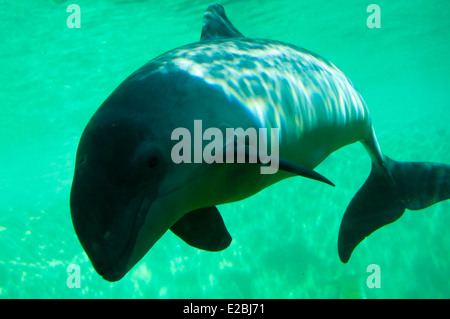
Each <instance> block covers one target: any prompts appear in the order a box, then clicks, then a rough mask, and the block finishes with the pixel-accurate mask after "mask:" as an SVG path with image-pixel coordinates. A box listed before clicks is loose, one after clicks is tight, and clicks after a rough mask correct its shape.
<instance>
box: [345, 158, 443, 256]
mask: <svg viewBox="0 0 450 319" xmlns="http://www.w3.org/2000/svg"><path fill="white" fill-rule="evenodd" d="M383 166H384V167H383V168H382V169H381V168H380V166H379V165H376V163H373V164H372V171H371V172H370V175H369V177H368V179H367V181H366V182H365V183H364V185H363V186H362V187H361V189H360V190H359V191H358V193H356V195H355V197H353V199H352V201H351V202H350V205H349V206H348V207H347V210H346V212H345V214H344V217H343V219H342V222H341V227H340V230H339V239H338V251H339V257H340V259H341V261H342V262H344V263H346V262H348V260H349V259H350V255H351V254H352V252H353V250H354V249H355V247H356V246H357V245H358V244H359V243H360V242H361V241H362V240H363V239H364V238H365V237H367V236H369V235H370V234H371V233H372V232H374V231H375V230H377V229H378V228H380V227H382V226H384V225H387V224H390V223H392V222H394V221H396V220H397V219H398V218H400V217H401V216H402V214H403V212H404V211H405V209H406V208H407V209H411V210H419V209H423V208H425V207H428V206H430V205H433V204H435V203H437V202H439V201H442V200H446V199H449V198H450V165H446V164H437V163H426V162H424V163H419V162H417V163H413V162H397V161H394V160H392V159H390V158H388V157H386V156H384V157H383Z"/></svg>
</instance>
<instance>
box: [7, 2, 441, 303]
mask: <svg viewBox="0 0 450 319" xmlns="http://www.w3.org/2000/svg"><path fill="white" fill-rule="evenodd" d="M76 3H77V4H78V5H79V6H80V8H81V28H80V29H69V28H68V27H67V25H66V19H67V17H68V15H69V13H67V12H66V8H67V6H68V5H69V4H70V2H64V1H54V2H52V1H36V0H35V1H5V0H1V1H0V21H1V22H0V23H1V28H0V30H1V31H0V34H1V42H0V62H1V66H2V67H1V68H2V72H1V78H0V88H1V89H0V101H2V102H1V108H0V146H1V153H0V154H1V157H0V244H1V249H0V297H1V298H141V297H144V298H449V297H450V282H449V278H450V274H449V272H450V235H449V232H448V225H450V214H448V213H449V211H450V202H449V201H447V202H442V203H438V204H436V205H434V206H432V207H430V208H427V209H424V210H421V211H418V212H409V211H407V212H406V213H405V214H404V216H403V217H402V218H401V219H400V220H399V221H397V222H395V223H394V224H391V225H388V226H386V227H384V228H382V229H380V230H379V231H377V232H375V233H374V234H372V235H371V236H370V237H369V238H368V239H366V240H365V241H363V242H362V243H361V244H360V245H359V246H358V247H357V248H356V250H355V252H354V254H353V255H352V258H351V260H350V262H349V263H348V264H342V263H341V262H340V260H339V257H338V254H337V234H338V230H339V225H340V221H341V218H342V215H343V213H344V211H345V208H346V207H347V205H348V203H349V202H350V200H351V198H352V197H353V196H354V194H355V193H356V191H357V190H358V189H359V187H360V186H361V185H362V184H363V182H364V181H365V179H366V177H367V176H368V174H369V171H370V159H369V157H368V155H367V154H366V153H365V151H364V149H363V147H362V146H361V145H359V144H355V145H350V146H347V147H345V148H343V149H341V150H339V151H337V152H335V153H334V154H332V155H331V156H330V157H329V158H328V159H327V160H326V161H325V162H324V163H322V164H321V165H320V166H319V167H318V171H319V172H321V173H323V174H324V175H325V176H327V177H328V178H330V179H331V180H332V181H333V182H334V183H335V184H336V186H337V187H336V188H331V187H327V186H326V185H321V184H320V183H317V182H314V181H309V180H306V179H302V178H292V179H289V180H285V181H283V182H280V183H278V184H276V185H274V186H272V187H269V188H267V189H265V190H264V191H262V192H260V193H258V194H257V195H255V196H253V197H251V198H248V199H246V200H244V201H241V202H237V203H233V204H228V205H223V206H221V207H219V208H220V210H221V212H222V215H223V217H224V220H225V223H226V225H227V227H228V229H229V231H230V233H231V235H232V236H233V242H232V243H231V246H230V247H229V248H228V249H227V250H225V251H223V252H219V253H210V252H206V251H201V250H197V249H195V248H192V247H190V246H188V245H186V244H185V243H184V242H182V241H181V240H180V239H179V238H178V237H176V236H175V235H173V234H172V233H170V232H168V233H167V234H165V235H164V236H163V238H162V239H161V240H159V241H158V243H157V244H156V245H155V246H154V247H153V248H152V249H151V250H150V252H149V253H148V254H147V255H146V256H145V257H144V258H143V259H142V261H141V262H140V263H139V264H138V265H137V266H135V268H134V269H133V270H132V271H131V272H130V273H129V274H128V275H127V276H126V277H124V278H123V279H122V280H121V281H119V282H116V283H110V282H106V281H104V280H103V279H102V278H101V277H100V276H99V275H97V273H95V271H94V270H93V268H92V266H91V264H90V262H89V260H88V258H87V256H86V254H85V253H84V252H83V250H82V247H81V245H80V244H79V242H78V239H77V237H76V235H75V232H74V230H73V227H72V222H71V219H70V211H69V192H70V186H71V179H72V174H73V167H74V160H75V151H76V147H77V145H78V141H79V138H80V135H81V132H82V130H83V128H84V126H85V125H86V123H87V121H88V120H89V118H90V117H91V116H92V114H93V112H94V111H95V110H96V109H97V107H98V106H99V105H100V104H101V103H102V102H103V101H104V100H105V98H106V97H107V96H108V95H109V94H110V93H111V91H112V90H113V89H114V88H115V87H117V85H119V84H120V83H121V82H122V81H123V80H124V79H125V78H126V77H127V76H128V75H129V74H130V73H132V72H133V71H134V70H136V69H137V68H138V67H140V66H141V65H143V64H144V63H145V62H147V61H148V60H150V59H151V58H153V57H155V56H157V55H159V54H161V53H163V52H166V51H168V50H170V49H172V48H175V47H178V46H181V45H184V44H187V43H190V42H194V41H197V40H198V39H199V37H200V32H201V25H202V15H203V12H204V11H205V9H206V8H207V6H208V5H209V4H210V1H200V0H196V1H186V0H184V1H182V0H176V1H175V0H173V1H132V0H130V1H126V0H124V1H119V0H117V1H96V2H95V4H94V3H93V2H92V1H77V2H76ZM370 3H372V2H368V1H357V0H351V1H328V0H317V1H298V0H292V1H287V0H286V1H279V0H277V1H268V0H266V1H232V0H228V1H223V2H222V4H223V5H224V7H225V9H226V12H227V15H228V17H229V19H230V20H231V21H232V22H233V23H234V24H235V26H236V27H237V28H238V29H239V30H240V31H241V32H242V33H243V34H245V35H247V36H249V37H259V38H270V39H276V40H281V41H285V42H289V43H293V44H295V45H298V46H300V47H304V48H306V49H309V50H311V51H313V52H316V53H318V54H320V55H322V56H323V57H325V58H327V59H329V60H330V61H332V62H333V63H334V64H336V65H337V66H338V67H339V68H340V69H341V70H342V71H344V73H346V74H347V75H348V76H349V78H350V79H351V80H352V81H353V83H354V84H355V86H356V87H357V88H358V89H359V91H360V92H361V94H362V96H363V97H364V99H365V101H366V102H367V104H368V105H369V108H370V110H371V114H372V117H373V122H374V126H375V130H376V132H377V136H378V140H379V142H380V146H381V148H382V150H383V151H384V153H386V154H387V155H388V156H390V157H392V158H394V159H397V160H405V161H406V160H407V161H433V162H440V163H450V152H449V151H450V144H449V138H450V132H449V129H448V127H449V124H448V123H449V122H450V98H449V97H448V92H449V88H450V77H449V75H450V60H449V59H448V57H449V56H450V20H449V19H448V17H449V14H450V4H449V3H448V1H446V0H434V1H433V0H427V1H425V0H424V1H418V0H414V1H412V0H408V1H406V0H402V1H377V2H376V3H377V4H378V5H379V6H380V8H381V28H380V29H369V28H368V27H367V25H366V19H367V17H368V16H369V13H367V12H366V8H367V6H368V5H369V4H370ZM70 264H77V265H79V266H80V273H81V283H80V288H68V286H67V278H68V272H67V267H68V266H69V265H70ZM370 264H377V265H379V267H380V280H381V287H380V288H369V287H368V286H367V284H366V280H367V278H368V276H369V275H370V273H368V272H367V267H368V265H370Z"/></svg>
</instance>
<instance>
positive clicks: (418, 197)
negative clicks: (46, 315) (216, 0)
mask: <svg viewBox="0 0 450 319" xmlns="http://www.w3.org/2000/svg"><path fill="white" fill-rule="evenodd" d="M199 125H201V126H200V128H199ZM208 129H209V131H208ZM213 129H214V130H213ZM229 129H234V133H235V134H234V136H232V138H231V139H230V138H229V137H228V139H227V138H225V136H227V133H228V132H229V131H228V130H229ZM199 130H200V132H199ZM264 130H265V131H264ZM269 131H270V132H271V134H272V135H271V136H269V135H270V134H269V135H266V136H261V135H258V136H257V137H256V140H255V137H254V136H253V137H252V136H251V134H250V133H252V132H266V133H267V132H269ZM175 132H178V133H175ZM218 133H223V134H218ZM275 133H277V134H275ZM183 134H185V135H183ZM199 134H200V135H199ZM221 137H223V139H221ZM189 138H191V139H189ZM269 141H272V142H275V143H274V144H272V143H270V142H269ZM189 142H193V144H194V145H193V146H192V148H189V147H188V146H189ZM257 142H258V143H257ZM260 142H262V143H260ZM355 142H361V143H362V145H364V147H365V149H366V150H367V152H368V154H369V155H370V158H371V160H372V170H371V173H370V175H369V177H368V179H367V181H366V182H365V184H364V185H363V186H362V187H361V189H360V190H359V191H358V192H357V194H356V195H355V197H354V198H353V199H352V201H351V202H350V204H349V206H348V207H347V210H346V211H345V214H344V216H343V219H342V223H341V226H340V230H339V237H338V253H339V256H340V259H341V260H342V262H344V263H346V262H348V260H349V258H350V255H351V253H352V252H353V250H354V248H355V247H356V246H357V245H358V244H359V243H360V242H361V241H362V240H363V239H364V238H365V237H367V236H368V235H369V234H371V233H372V232H373V231H375V230H377V229H378V228H380V227H382V226H385V225H387V224H389V223H392V222H394V221H395V220H397V219H398V218H399V217H400V216H401V215H402V214H403V212H404V211H405V209H411V210H419V209H423V208H425V207H427V206H430V205H432V204H434V203H437V202H439V201H442V200H445V199H448V198H449V197H450V166H449V165H445V164H437V163H413V162H398V161H394V160H392V159H390V158H389V157H387V156H385V155H384V154H383V153H382V152H381V150H380V147H379V145H378V142H377V139H376V137H375V132H374V129H373V126H372V122H371V117H370V113H369V110H368V108H367V106H366V104H365V102H364V100H363V99H362V97H361V95H360V94H359V93H358V92H357V90H356V89H355V87H354V86H353V84H352V83H351V82H350V80H349V79H348V78H347V77H346V76H345V75H344V74H343V73H342V72H341V71H340V70H339V69H338V68H337V67H336V66H334V65H333V64H332V63H331V62H329V61H327V60H326V59H324V58H322V57H320V56H319V55H317V54H315V53H313V52H310V51H308V50H305V49H302V48H299V47H297V46H295V45H291V44H287V43H283V42H279V41H274V40H265V39H252V38H248V37H245V36H244V35H243V34H242V33H240V32H239V31H238V30H237V29H236V27H234V26H233V25H232V24H231V22H230V21H229V20H228V18H227V16H226V15H225V11H224V9H223V7H222V6H221V5H219V4H213V5H211V6H209V7H208V9H207V10H206V12H205V14H204V17H203V28H202V33H201V40H200V41H199V42H195V43H192V44H188V45H184V46H182V47H179V48H176V49H174V50H171V51H169V52H167V53H164V54H162V55H160V56H158V57H156V58H154V59H153V60H151V61H150V62H148V63H147V64H145V65H144V66H142V67H141V68H140V69H138V70H137V71H135V72H134V73H133V74H131V75H130V76H129V77H128V78H127V79H126V80H125V81H124V82H123V83H122V84H120V86H119V87H118V88H117V89H116V90H114V92H113V93H112V94H111V95H110V96H109V97H108V98H107V99H106V101H105V102H104V103H103V104H102V105H101V106H100V107H99V109H98V110H97V111H96V112H95V114H94V115H93V116H92V118H91V120H90V121H89V123H88V124H87V126H86V128H85V130H84V132H83V134H82V136H81V138H80V141H79V145H78V149H77V154H76V162H75V172H74V177H73V183H72V188H71V195H70V209H71V216H72V221H73V225H74V228H75V232H76V234H77V236H78V238H79V240H80V242H81V245H82V246H83V248H84V250H85V251H86V253H87V255H88V257H89V258H90V260H91V262H92V264H93V266H94V268H95V270H96V271H97V272H98V273H99V274H100V275H101V276H102V277H103V278H104V279H106V280H108V281H117V280H119V279H121V278H122V277H123V276H125V275H126V274H127V272H128V271H130V269H132V267H133V266H134V265H135V264H136V263H137V262H138V261H139V260H140V259H141V258H142V257H143V256H144V255H145V254H146V253H147V252H148V251H149V249H150V248H151V247H152V246H153V245H154V244H155V243H156V242H157V241H158V239H159V238H160V237H161V236H163V234H164V233H165V232H166V231H167V230H168V229H170V230H171V231H172V232H173V233H175V234H176V235H177V236H179V237H180V238H181V239H182V240H184V241H185V242H186V243H188V244H189V245H192V246H194V247H197V248H200V249H204V250H209V251H220V250H223V249H225V248H227V247H228V246H229V245H230V242H231V236H230V234H229V233H228V231H227V229H226V227H225V225H224V222H223V219H222V217H221V215H220V213H219V211H218V209H217V207H216V206H217V205H219V204H224V203H230V202H234V201H238V200H241V199H244V198H247V197H249V196H252V195H253V194H255V193H257V192H259V191H260V190H262V189H264V188H266V187H268V186H270V185H272V184H274V183H276V182H278V181H280V180H283V179H286V178H288V177H292V176H298V175H300V176H304V177H307V178H311V179H315V180H318V181H321V182H323V183H324V184H330V185H333V183H332V182H331V181H330V180H328V179H327V178H326V177H324V176H322V175H321V174H319V173H318V172H316V171H315V170H314V168H315V167H316V166H317V165H319V164H320V163H321V162H322V161H323V160H324V159H325V158H326V157H327V156H328V155H330V154H331V153H332V152H334V151H335V150H337V149H339V148H341V147H343V146H345V145H349V144H352V143H355ZM180 143H181V144H180ZM199 143H200V144H199ZM269 144H270V145H269ZM230 145H231V146H230ZM261 145H266V146H267V149H265V152H264V156H263V152H262V148H261ZM222 151H223V153H222ZM230 152H231V154H232V155H231V156H230V157H228V155H229V154H230ZM174 154H175V155H176V156H177V159H176V160H175V159H174ZM270 154H271V155H272V157H269V155H270ZM241 155H242V156H243V157H242V158H244V159H245V160H244V161H243V162H242V161H241V162H239V161H233V160H234V159H235V158H236V157H238V156H241ZM252 155H253V159H254V160H253V161H250V157H251V156H252ZM208 157H209V160H208ZM225 157H226V158H227V159H230V160H228V161H225V160H223V161H222V160H220V159H222V158H225ZM211 159H214V160H211ZM274 163H276V166H274V167H273V168H274V170H273V171H272V172H271V173H267V174H263V173H262V171H261V169H262V168H269V165H272V164H274Z"/></svg>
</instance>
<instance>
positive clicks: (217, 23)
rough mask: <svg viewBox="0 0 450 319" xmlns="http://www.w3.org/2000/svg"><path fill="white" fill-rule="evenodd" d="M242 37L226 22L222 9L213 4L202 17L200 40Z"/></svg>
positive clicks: (228, 21)
mask: <svg viewBox="0 0 450 319" xmlns="http://www.w3.org/2000/svg"><path fill="white" fill-rule="evenodd" d="M235 37H244V35H243V34H242V33H240V32H239V31H238V30H237V29H236V27H235V26H234V25H233V24H232V23H231V22H230V20H228V18H227V16H226V14H225V10H224V8H223V7H222V6H221V5H220V4H217V3H214V4H212V5H210V6H209V7H208V9H206V12H205V14H204V15H203V27H202V36H201V37H200V40H210V39H220V38H235Z"/></svg>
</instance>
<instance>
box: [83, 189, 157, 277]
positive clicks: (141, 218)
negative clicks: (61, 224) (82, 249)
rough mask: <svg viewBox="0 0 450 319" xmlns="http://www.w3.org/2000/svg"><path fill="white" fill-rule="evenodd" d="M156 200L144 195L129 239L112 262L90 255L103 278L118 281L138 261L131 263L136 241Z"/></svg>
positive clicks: (109, 247)
mask: <svg viewBox="0 0 450 319" xmlns="http://www.w3.org/2000/svg"><path fill="white" fill-rule="evenodd" d="M153 202H154V200H151V199H149V198H147V197H146V196H143V198H142V200H141V201H140V204H139V206H138V208H137V213H136V214H135V217H134V220H133V222H132V227H131V231H130V232H129V234H130V235H129V237H128V241H127V243H126V244H125V246H124V248H123V249H122V252H121V253H120V254H119V255H118V256H117V257H116V258H115V259H114V261H112V262H108V263H105V262H101V261H100V262H98V261H99V259H98V258H97V256H96V255H95V256H89V258H90V260H91V262H92V265H93V266H94V269H95V270H96V271H97V273H98V274H99V275H100V276H102V277H103V279H105V280H107V281H111V282H114V281H118V280H120V279H122V278H123V277H124V276H125V275H126V274H127V272H128V271H129V270H130V269H131V268H132V267H133V266H134V264H135V263H137V261H136V262H134V263H132V264H131V265H130V262H132V260H130V259H131V258H132V256H131V255H132V252H133V249H134V247H135V245H136V241H137V238H138V234H139V231H140V229H141V228H142V226H143V225H144V222H145V218H146V216H147V213H148V212H149V210H150V209H151V206H152V204H153ZM115 248H116V247H115V246H113V245H111V246H107V248H105V249H108V250H110V251H111V250H114V249H115Z"/></svg>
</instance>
